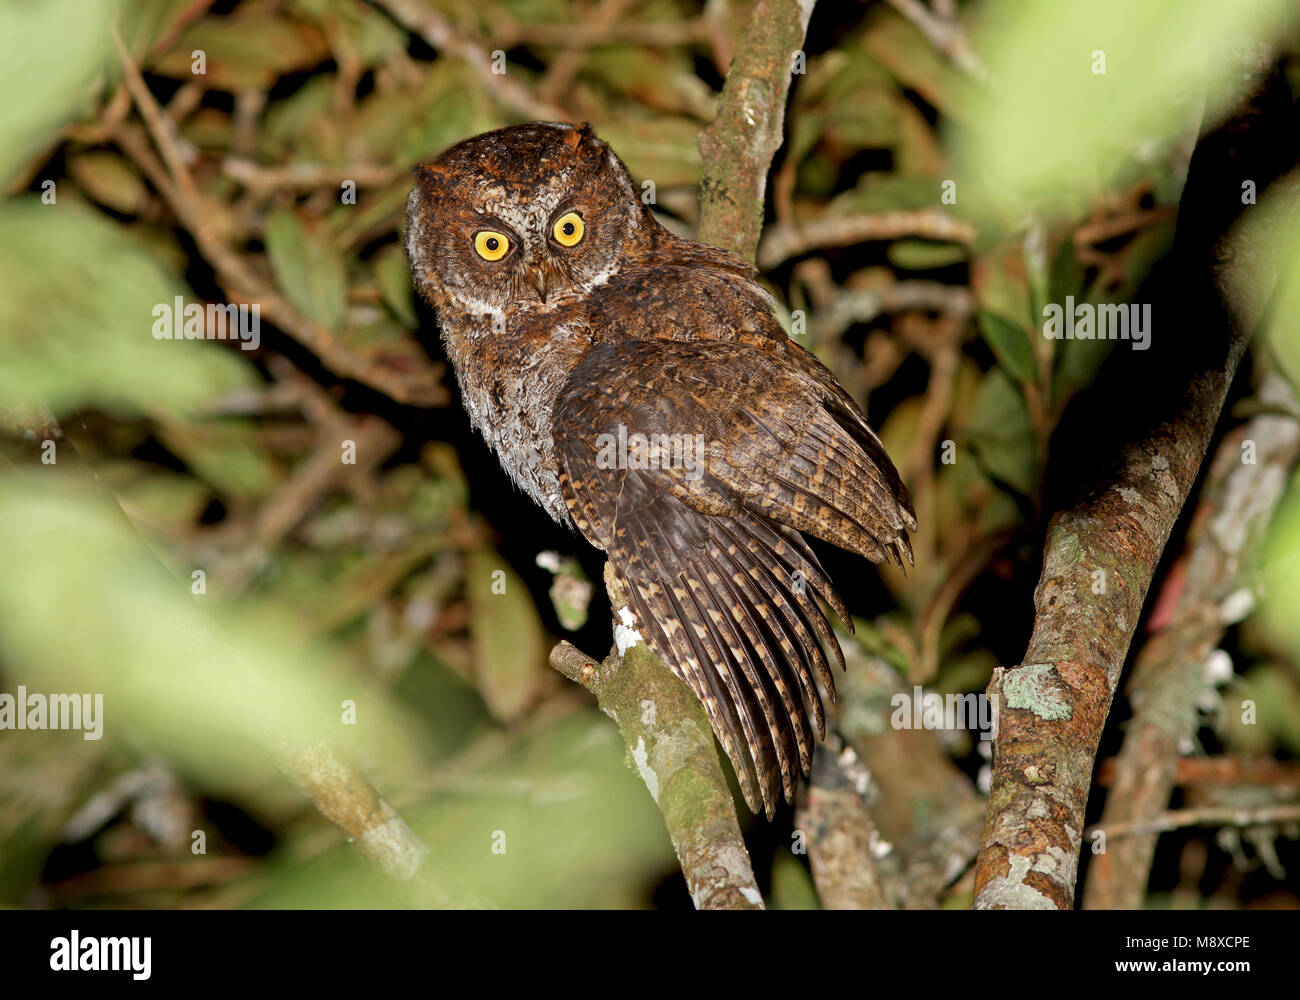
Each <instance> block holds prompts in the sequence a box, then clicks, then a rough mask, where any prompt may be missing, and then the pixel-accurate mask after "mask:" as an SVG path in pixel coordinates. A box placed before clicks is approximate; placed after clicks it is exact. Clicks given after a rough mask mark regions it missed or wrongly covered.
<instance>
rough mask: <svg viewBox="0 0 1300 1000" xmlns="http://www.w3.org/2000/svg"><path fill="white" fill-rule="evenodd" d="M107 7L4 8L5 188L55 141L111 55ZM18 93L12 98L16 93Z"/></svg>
mask: <svg viewBox="0 0 1300 1000" xmlns="http://www.w3.org/2000/svg"><path fill="white" fill-rule="evenodd" d="M114 6H115V5H114V4H111V3H103V2H100V3H89V4H88V3H85V2H84V0H42V2H41V3H13V2H10V3H7V4H5V7H4V13H3V15H2V16H0V94H4V95H6V96H5V100H4V101H0V182H3V184H4V187H6V188H8V187H9V185H10V183H11V182H12V181H13V179H14V177H15V176H16V175H17V174H18V173H19V172H20V171H21V170H22V168H23V167H24V165H25V164H27V163H28V162H29V161H30V160H31V159H32V158H33V157H34V156H36V154H37V153H38V152H39V151H40V150H41V149H43V148H45V147H46V146H48V145H49V144H50V143H52V142H54V141H55V140H56V138H57V136H58V134H59V131H60V130H61V129H62V127H63V125H64V124H65V123H66V122H67V121H68V120H69V119H70V118H72V117H73V115H74V114H75V112H76V110H77V109H78V108H80V107H83V106H84V107H86V108H87V109H89V101H90V99H91V98H92V96H93V95H94V93H95V91H96V87H95V84H94V81H95V78H96V77H97V76H98V75H99V74H100V73H101V72H102V70H103V68H104V65H105V63H106V62H107V61H108V59H109V56H110V53H111V52H112V46H111V39H112V35H111V34H110V31H109V26H110V24H111V22H112V18H113V14H114ZM20 94H21V95H22V96H21V97H19V95H20Z"/></svg>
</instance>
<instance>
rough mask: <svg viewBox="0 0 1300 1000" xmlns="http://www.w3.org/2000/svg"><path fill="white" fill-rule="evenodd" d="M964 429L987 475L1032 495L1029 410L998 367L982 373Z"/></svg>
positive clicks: (1035, 481) (1033, 475)
mask: <svg viewBox="0 0 1300 1000" xmlns="http://www.w3.org/2000/svg"><path fill="white" fill-rule="evenodd" d="M965 430H966V435H967V437H968V438H969V440H970V446H971V447H972V448H973V449H974V451H975V455H976V457H977V458H978V459H979V461H980V464H981V465H983V466H984V469H985V471H987V472H988V474H989V475H990V476H992V477H993V478H994V479H995V480H1001V481H1002V482H1004V483H1006V484H1008V485H1009V486H1011V487H1012V488H1013V489H1015V490H1016V491H1018V492H1019V493H1022V494H1024V495H1025V496H1032V495H1034V492H1035V488H1036V486H1037V484H1038V471H1037V461H1036V459H1035V449H1034V439H1033V428H1032V425H1031V424H1030V421H1029V411H1028V409H1027V408H1026V406H1025V397H1024V395H1023V394H1022V393H1021V392H1020V390H1019V389H1018V388H1017V387H1016V385H1015V383H1013V382H1012V381H1011V379H1010V377H1009V376H1008V375H1007V374H1006V373H1005V372H1003V370H1002V369H1001V368H995V369H994V370H993V371H991V372H989V373H988V375H987V376H985V378H984V382H983V384H982V385H981V386H980V390H979V393H978V394H977V395H976V398H975V403H974V406H973V407H972V409H971V414H970V421H969V423H968V424H967V426H966V428H965ZM958 461H960V458H958Z"/></svg>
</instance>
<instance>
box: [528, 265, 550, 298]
mask: <svg viewBox="0 0 1300 1000" xmlns="http://www.w3.org/2000/svg"><path fill="white" fill-rule="evenodd" d="M528 280H529V281H531V282H532V283H533V287H534V288H536V289H537V297H538V298H539V299H541V300H542V301H543V302H545V301H546V272H545V271H543V270H542V269H541V268H540V267H530V268H529V269H528Z"/></svg>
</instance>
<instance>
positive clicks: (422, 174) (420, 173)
mask: <svg viewBox="0 0 1300 1000" xmlns="http://www.w3.org/2000/svg"><path fill="white" fill-rule="evenodd" d="M411 173H412V174H414V175H415V183H416V184H417V185H418V186H419V187H420V188H421V189H422V190H423V191H426V192H430V191H437V190H440V189H441V188H442V186H443V185H444V184H445V183H446V181H447V180H448V179H449V178H448V176H447V171H446V170H445V169H444V168H443V167H442V165H441V164H438V163H433V162H425V163H417V164H416V165H415V166H413V167H412V168H411Z"/></svg>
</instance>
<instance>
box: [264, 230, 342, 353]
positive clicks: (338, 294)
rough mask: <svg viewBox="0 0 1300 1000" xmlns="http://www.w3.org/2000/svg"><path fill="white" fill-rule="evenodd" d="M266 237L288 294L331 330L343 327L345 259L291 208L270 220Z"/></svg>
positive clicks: (278, 277) (273, 264)
mask: <svg viewBox="0 0 1300 1000" xmlns="http://www.w3.org/2000/svg"><path fill="white" fill-rule="evenodd" d="M265 238H266V253H267V256H268V257H269V258H270V260H271V271H272V273H273V274H274V275H275V280H276V284H278V285H279V286H280V288H281V289H282V290H283V291H284V294H285V297H286V298H287V299H288V300H289V301H290V302H291V303H292V304H293V306H294V308H296V309H297V310H298V311H299V312H301V313H304V314H306V315H307V316H310V317H311V318H312V319H314V320H316V321H317V322H318V323H320V324H321V325H322V326H324V327H326V328H327V329H328V330H331V331H333V332H337V331H338V330H340V329H341V328H342V326H343V317H344V307H345V304H344V298H343V294H344V289H345V288H346V287H347V284H346V275H345V273H344V269H343V259H342V258H341V257H340V256H339V255H338V254H337V253H335V252H334V250H333V249H332V248H331V247H330V246H329V244H328V243H326V242H325V241H324V240H322V239H319V238H317V237H316V236H315V235H314V234H310V233H308V231H307V229H306V227H305V226H304V225H303V223H302V222H301V221H300V220H299V219H298V216H297V215H295V214H294V213H293V212H292V211H290V210H288V209H283V210H281V211H278V212H276V213H274V214H273V215H272V216H271V217H270V218H269V219H267V220H266V232H265Z"/></svg>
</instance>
